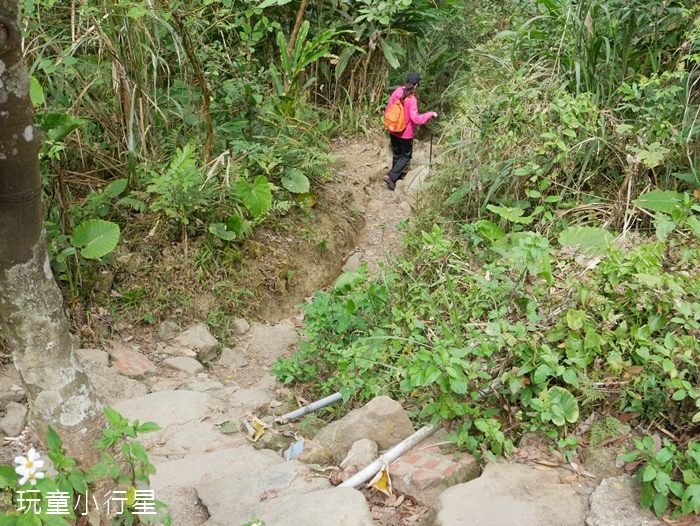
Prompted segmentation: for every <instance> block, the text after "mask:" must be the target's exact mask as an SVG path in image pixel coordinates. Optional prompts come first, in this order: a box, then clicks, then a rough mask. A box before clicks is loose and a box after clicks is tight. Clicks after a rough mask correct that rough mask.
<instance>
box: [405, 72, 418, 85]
mask: <svg viewBox="0 0 700 526" xmlns="http://www.w3.org/2000/svg"><path fill="white" fill-rule="evenodd" d="M406 82H407V83H408V84H418V83H419V82H420V75H419V74H418V73H416V72H415V71H414V72H412V73H409V74H408V76H407V77H406Z"/></svg>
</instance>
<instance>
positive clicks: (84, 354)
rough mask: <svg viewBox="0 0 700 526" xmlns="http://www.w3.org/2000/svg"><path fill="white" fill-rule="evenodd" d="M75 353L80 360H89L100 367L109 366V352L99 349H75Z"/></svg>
mask: <svg viewBox="0 0 700 526" xmlns="http://www.w3.org/2000/svg"><path fill="white" fill-rule="evenodd" d="M75 355H76V356H77V357H78V360H80V361H81V362H84V361H89V362H93V363H96V364H98V365H101V366H102V367H109V353H106V352H105V351H101V350H100V349H76V350H75Z"/></svg>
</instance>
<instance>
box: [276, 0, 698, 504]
mask: <svg viewBox="0 0 700 526" xmlns="http://www.w3.org/2000/svg"><path fill="white" fill-rule="evenodd" d="M511 7H513V8H514V9H515V8H516V7H519V9H515V10H514V11H512V12H511V17H512V18H511V20H510V27H509V28H507V29H505V30H503V31H500V32H499V33H498V34H496V35H494V36H493V37H492V38H490V39H485V40H483V41H482V42H481V43H477V44H475V45H473V48H472V50H471V58H470V59H469V60H468V62H467V63H466V64H465V70H464V73H463V74H462V75H460V77H459V78H458V79H456V80H455V82H454V83H453V84H452V85H451V86H450V88H449V89H447V90H446V92H445V98H449V99H451V100H453V101H455V107H454V108H453V110H454V111H453V117H452V120H451V122H450V123H449V124H448V125H446V126H445V129H444V138H445V140H444V145H445V146H446V148H447V150H448V157H449V161H448V163H447V164H446V165H445V166H444V167H443V169H442V170H441V173H440V175H439V176H438V177H436V178H434V185H433V187H432V190H431V195H430V196H429V197H428V198H427V201H426V202H425V203H424V205H425V209H424V210H423V213H422V214H421V216H420V217H419V219H418V221H417V224H416V225H414V226H413V228H410V229H409V231H408V233H407V235H406V237H405V244H406V247H407V249H408V251H407V252H408V255H407V256H406V257H405V258H402V259H401V260H400V261H398V262H397V263H396V264H395V265H393V266H392V267H391V268H387V269H386V272H385V274H384V276H383V278H382V280H380V281H374V280H370V279H368V278H367V276H366V275H365V274H364V273H363V272H358V273H354V274H351V275H344V276H341V278H340V279H339V280H338V282H337V283H336V285H335V287H334V288H333V290H332V291H331V292H328V293H326V292H318V293H317V294H316V298H315V301H314V302H313V304H311V305H310V306H308V307H306V320H307V324H306V329H305V331H306V336H307V341H305V342H304V343H303V344H302V349H301V352H300V353H298V354H297V355H295V356H294V357H293V358H291V359H290V360H286V361H282V362H280V363H279V364H278V365H277V367H276V372H277V374H278V376H279V377H280V378H282V379H284V380H287V381H290V380H297V381H302V382H305V384H306V385H307V386H309V388H311V389H313V390H315V391H317V392H318V393H319V394H325V393H328V392H330V391H334V390H337V389H340V390H341V392H343V393H344V395H345V396H346V398H357V399H359V400H364V399H367V398H370V397H372V396H375V395H377V394H380V393H390V394H392V395H394V396H397V397H399V398H402V399H406V400H407V403H408V404H409V405H410V407H412V408H413V414H414V416H415V417H416V418H417V419H418V420H422V421H434V422H435V421H443V422H444V421H447V422H449V424H448V425H449V426H450V427H451V429H452V438H453V439H454V441H455V442H456V443H457V444H458V445H464V446H465V447H467V448H468V449H469V450H471V451H472V452H475V453H487V454H492V453H496V454H501V453H505V454H508V453H509V451H510V450H511V449H512V447H513V443H514V440H515V439H517V438H518V437H519V436H520V435H521V434H522V433H523V432H526V431H538V432H543V433H545V434H546V435H547V436H549V437H550V438H551V439H552V440H553V443H554V444H555V445H556V447H558V448H560V449H561V450H562V451H563V452H564V454H565V456H567V457H568V458H572V457H573V455H575V454H576V452H577V450H578V449H579V448H580V447H583V446H587V445H590V444H592V445H597V444H600V443H602V442H604V441H605V440H606V439H608V438H611V437H616V436H617V435H618V434H620V433H623V434H624V433H626V432H629V431H626V429H627V428H626V427H624V425H623V423H625V424H626V423H629V424H632V425H634V426H635V432H634V433H633V436H634V437H635V438H634V446H633V447H631V448H630V451H629V452H628V453H627V454H625V456H624V457H623V458H624V459H625V460H628V461H633V460H634V461H637V460H643V461H644V463H643V464H642V467H641V469H640V470H639V475H638V476H639V478H640V480H641V481H642V482H643V494H642V504H643V505H644V506H645V507H651V506H653V509H654V510H655V511H656V512H657V513H658V514H664V513H668V514H670V515H673V516H677V515H679V514H681V513H688V512H698V511H700V464H699V463H698V461H699V460H700V456H699V455H698V451H700V450H699V449H698V446H697V443H696V442H695V438H696V434H697V430H698V428H697V422H698V421H700V409H699V408H700V390H698V388H697V385H698V380H700V377H699V374H700V370H699V369H698V364H697V359H698V352H699V351H700V338H699V336H700V301H699V300H698V293H699V292H700V272H699V270H698V264H697V261H698V256H699V255H700V249H699V245H698V237H699V236H700V221H699V220H698V212H700V206H699V205H698V198H700V175H699V174H698V167H699V165H698V153H699V152H698V130H697V126H696V124H697V117H698V113H699V112H700V90H699V89H698V83H700V74H699V73H700V61H699V59H700V55H699V54H698V53H699V52H700V21H699V19H698V10H697V8H693V6H692V5H691V3H690V2H687V3H686V4H685V5H682V3H672V4H668V3H661V2H653V1H651V2H650V1H639V2H632V3H630V2H596V1H584V2H554V1H543V2H541V3H540V4H539V5H537V6H535V5H533V4H530V5H528V4H525V3H520V4H519V5H516V4H513V5H512V6H511ZM584 424H585V425H584ZM591 424H592V428H590V426H591ZM589 428H590V431H587V429H589ZM644 434H648V435H649V436H646V438H643V437H642V435H644ZM654 434H656V435H660V436H661V437H662V438H663V441H662V440H661V439H660V438H657V439H656V440H654V439H652V437H651V435H654Z"/></svg>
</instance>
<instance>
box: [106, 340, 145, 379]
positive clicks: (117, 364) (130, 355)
mask: <svg viewBox="0 0 700 526" xmlns="http://www.w3.org/2000/svg"><path fill="white" fill-rule="evenodd" d="M109 354H110V356H111V357H112V359H113V360H114V362H113V363H112V366H113V367H114V368H115V369H117V370H119V371H120V372H122V373H123V374H125V375H127V376H131V377H134V378H142V377H144V376H145V375H147V374H149V373H152V372H154V371H155V370H156V366H155V365H153V362H151V360H149V359H148V358H146V357H145V356H144V355H143V354H141V353H139V352H136V351H134V350H132V349H129V348H127V347H126V346H123V345H120V344H118V343H116V342H115V343H114V347H113V348H112V349H110V351H109Z"/></svg>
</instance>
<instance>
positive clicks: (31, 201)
mask: <svg viewBox="0 0 700 526" xmlns="http://www.w3.org/2000/svg"><path fill="white" fill-rule="evenodd" d="M20 36H21V35H20V25H19V6H18V2H17V0H0V320H1V321H2V324H3V335H4V336H5V338H6V340H7V343H8V345H9V347H10V349H11V351H12V358H13V361H14V364H15V366H16V367H17V369H18V370H19V372H20V374H21V376H22V381H23V383H24V387H25V390H26V392H27V398H28V400H29V406H30V415H31V423H32V424H33V425H34V427H35V428H36V430H37V431H38V432H39V433H40V436H42V437H44V436H45V433H46V428H47V426H49V425H51V427H53V428H54V429H55V430H56V431H57V432H58V433H59V435H61V437H62V439H63V444H64V447H65V448H66V450H67V452H68V454H69V455H71V456H73V457H74V458H76V460H78V461H80V462H81V463H87V464H89V463H91V462H94V461H95V460H96V459H95V458H94V457H95V453H96V452H95V450H94V449H93V448H92V446H93V444H94V441H95V439H96V438H98V437H99V436H100V434H101V433H100V431H101V429H102V425H103V414H102V407H101V405H100V403H99V401H98V400H97V397H96V395H95V392H94V389H93V388H92V385H91V384H90V381H89V380H88V378H87V376H86V374H85V372H84V371H83V370H82V367H81V366H80V364H79V362H78V361H77V360H76V358H75V354H74V352H73V344H72V339H71V336H70V333H69V327H68V321H67V319H66V317H65V314H64V312H63V298H62V296H61V293H60V291H59V289H58V286H57V285H56V282H55V280H54V278H53V275H52V273H51V266H50V263H49V257H48V253H47V249H46V235H45V233H44V226H43V216H44V207H43V204H42V199H41V175H40V172H39V159H38V152H39V148H40V146H41V137H40V134H39V131H38V130H36V129H35V128H34V126H33V123H32V117H33V113H34V112H33V108H32V104H31V99H30V96H29V79H28V77H27V71H26V68H25V66H24V62H23V56H22V49H21V46H20Z"/></svg>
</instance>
